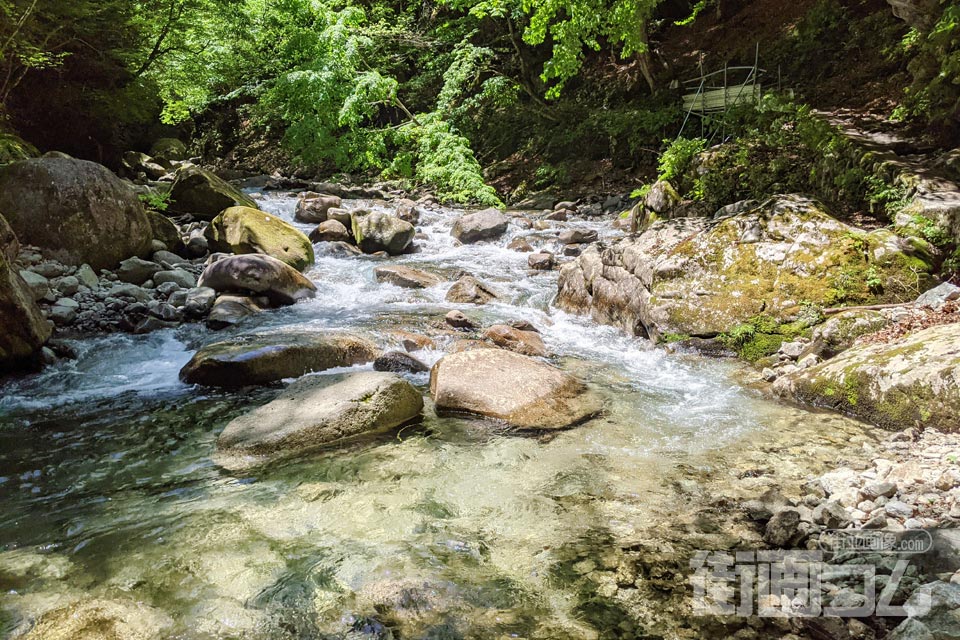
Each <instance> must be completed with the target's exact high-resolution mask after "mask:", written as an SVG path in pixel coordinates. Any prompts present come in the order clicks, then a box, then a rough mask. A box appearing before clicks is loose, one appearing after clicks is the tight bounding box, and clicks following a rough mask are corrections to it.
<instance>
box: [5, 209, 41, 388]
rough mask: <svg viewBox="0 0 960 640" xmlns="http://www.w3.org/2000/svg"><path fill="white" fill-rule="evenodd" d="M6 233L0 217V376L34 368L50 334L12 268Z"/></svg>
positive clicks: (11, 244)
mask: <svg viewBox="0 0 960 640" xmlns="http://www.w3.org/2000/svg"><path fill="white" fill-rule="evenodd" d="M9 229H10V227H9V226H8V225H7V222H6V220H4V219H3V216H0V372H3V371H10V370H12V369H18V368H21V367H25V366H30V365H32V364H34V363H35V362H36V360H37V354H38V353H39V351H40V348H41V347H42V346H43V344H44V343H45V342H46V341H47V339H48V338H49V337H50V333H51V331H52V327H51V325H50V323H49V322H47V321H46V320H45V319H44V317H43V314H42V313H41V312H40V308H39V307H38V306H37V303H36V302H35V301H34V296H33V293H32V292H31V290H30V287H28V286H27V283H25V282H24V281H23V279H22V278H21V277H20V274H19V272H18V271H17V269H16V268H15V267H14V265H13V261H12V259H11V254H13V255H14V256H15V255H16V252H15V249H16V246H17V244H16V236H14V235H13V234H12V233H9ZM11 249H13V250H11Z"/></svg>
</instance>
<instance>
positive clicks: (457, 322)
mask: <svg viewBox="0 0 960 640" xmlns="http://www.w3.org/2000/svg"><path fill="white" fill-rule="evenodd" d="M444 320H445V321H446V323H447V324H448V325H450V326H451V327H453V328H454V329H476V328H477V326H478V325H477V323H476V322H474V321H473V320H471V319H470V318H468V317H467V316H466V314H464V313H463V312H462V311H457V310H454V311H451V312H450V313H448V314H447V315H446V316H445V317H444Z"/></svg>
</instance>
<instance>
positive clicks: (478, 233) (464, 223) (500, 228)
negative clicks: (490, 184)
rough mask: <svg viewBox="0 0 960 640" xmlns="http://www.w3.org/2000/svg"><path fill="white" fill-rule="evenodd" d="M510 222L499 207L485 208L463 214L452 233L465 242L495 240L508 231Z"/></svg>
mask: <svg viewBox="0 0 960 640" xmlns="http://www.w3.org/2000/svg"><path fill="white" fill-rule="evenodd" d="M509 222H510V221H509V220H508V219H507V216H505V215H503V213H502V212H501V211H500V210H499V209H484V210H483V211H477V212H476V213H468V214H466V215H463V216H461V217H460V219H458V220H457V221H456V222H455V223H454V225H453V229H452V230H451V231H450V235H452V236H453V237H454V238H456V239H457V240H459V241H460V242H462V243H464V244H471V243H474V242H479V241H480V240H494V239H496V238H499V237H500V236H502V235H503V234H504V233H506V231H507V226H508V225H509Z"/></svg>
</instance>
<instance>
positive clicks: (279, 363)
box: [180, 333, 379, 387]
mask: <svg viewBox="0 0 960 640" xmlns="http://www.w3.org/2000/svg"><path fill="white" fill-rule="evenodd" d="M378 354H379V350H378V349H377V346H376V345H375V344H373V343H372V342H370V341H369V340H366V339H364V338H360V337H357V336H353V335H349V334H345V333H344V334H340V333H316V334H314V333H297V334H290V333H278V334H253V335H246V336H240V337H238V338H235V339H233V340H227V341H224V342H216V343H213V344H209V345H207V346H205V347H203V348H202V349H200V350H199V351H197V353H196V354H194V356H193V358H191V359H190V362H188V363H187V364H186V365H185V366H184V367H183V369H181V371H180V378H181V379H182V380H183V381H184V382H189V383H194V384H202V385H206V386H212V387H241V386H246V385H252V384H268V383H270V382H276V381H277V380H282V379H284V378H299V377H300V376H302V375H304V374H306V373H310V372H315V371H324V370H326V369H332V368H334V367H349V366H353V365H355V364H362V363H365V362H371V361H372V360H374V359H375V358H376V357H377V355H378Z"/></svg>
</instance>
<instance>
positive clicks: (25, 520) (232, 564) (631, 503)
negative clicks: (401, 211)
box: [0, 193, 862, 640]
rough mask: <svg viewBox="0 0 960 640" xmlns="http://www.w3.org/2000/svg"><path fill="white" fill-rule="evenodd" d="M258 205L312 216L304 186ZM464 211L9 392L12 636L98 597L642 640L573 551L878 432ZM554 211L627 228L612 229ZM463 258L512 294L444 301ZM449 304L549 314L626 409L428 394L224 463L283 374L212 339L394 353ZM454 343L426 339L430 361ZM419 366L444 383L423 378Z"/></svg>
mask: <svg viewBox="0 0 960 640" xmlns="http://www.w3.org/2000/svg"><path fill="white" fill-rule="evenodd" d="M257 197H259V198H260V201H259V202H260V205H261V208H263V209H264V210H266V211H268V212H271V213H274V214H276V215H279V216H281V217H283V218H284V219H286V220H289V221H291V222H293V210H294V206H295V203H296V198H295V195H293V194H289V193H269V194H264V195H259V194H258V196H257ZM345 207H346V208H358V207H366V208H372V209H377V208H383V209H384V210H388V209H387V208H386V205H384V204H383V203H376V202H369V201H360V200H356V201H346V202H345ZM461 213H462V211H458V210H455V209H440V208H438V209H426V210H424V211H423V214H422V216H421V221H420V223H419V225H418V230H419V231H421V232H422V233H423V234H425V236H426V237H425V238H424V239H421V240H418V241H417V243H418V245H419V247H420V251H419V252H418V253H415V254H411V255H407V256H402V257H399V258H391V259H389V260H380V259H376V258H372V257H335V256H330V255H325V253H324V250H323V245H317V249H318V256H317V261H316V264H315V265H314V266H313V267H311V268H310V269H309V270H308V271H307V275H308V276H309V277H310V278H311V279H312V280H313V281H314V282H315V283H316V285H317V289H318V295H317V297H316V298H315V299H313V300H310V301H306V302H303V303H300V304H297V305H295V306H293V307H287V308H284V309H280V310H273V311H268V312H266V313H262V314H259V315H258V316H256V317H254V318H252V319H250V320H248V321H247V322H246V323H244V324H242V325H241V326H238V327H235V328H232V329H230V330H227V331H224V332H213V331H210V330H208V329H206V328H205V327H203V326H202V325H184V326H182V327H180V328H178V329H171V330H162V331H158V332H155V333H152V334H148V335H143V336H131V335H110V336H105V337H93V338H85V339H80V340H77V341H75V342H74V346H75V347H76V349H77V351H78V353H79V357H78V359H77V360H75V361H64V362H61V363H59V364H57V365H55V366H53V367H50V368H48V369H46V370H45V371H43V372H41V373H39V374H35V375H31V376H28V377H24V378H20V379H16V380H12V381H9V382H7V383H6V384H5V385H4V386H2V387H0V637H17V636H19V635H21V634H23V633H26V632H28V631H29V629H30V627H31V625H32V624H33V622H34V621H35V620H36V619H37V618H38V617H40V616H42V615H43V614H44V613H45V612H49V611H51V610H54V609H57V608H61V607H65V606H71V605H78V606H79V605H83V604H84V603H89V602H106V603H121V605H118V606H123V607H126V608H125V609H121V610H120V611H121V614H118V615H120V616H121V617H126V618H128V619H129V618H131V617H135V618H136V620H128V622H129V624H134V625H141V626H143V628H144V629H145V630H146V631H144V634H145V635H144V636H143V637H145V638H146V637H153V636H151V635H149V634H150V633H155V632H156V631H158V630H159V635H158V636H157V637H161V638H183V639H185V640H206V639H213V638H254V639H259V638H298V639H300V638H304V639H305V638H327V637H343V636H344V635H346V636H348V637H357V638H368V637H369V638H373V637H384V638H385V637H391V636H390V634H391V633H392V634H393V637H403V638H409V637H431V638H446V637H449V638H461V637H462V638H508V637H521V638H522V637H530V638H533V637H536V638H594V637H597V636H598V634H599V636H600V637H621V636H619V635H617V634H616V633H614V631H615V629H613V628H604V627H605V625H607V624H611V625H613V624H616V621H614V622H606V621H600V622H598V621H597V620H596V619H594V618H592V617H591V616H590V615H588V614H587V613H585V611H586V610H585V609H584V605H583V597H584V596H583V587H582V581H579V582H576V581H571V580H569V579H566V572H565V571H564V570H563V569H564V568H565V567H566V568H568V567H570V566H579V567H580V569H584V571H580V569H578V570H577V571H578V572H579V573H583V574H586V573H588V572H589V571H590V570H591V566H590V565H584V564H583V563H582V562H580V564H579V565H578V564H577V563H576V562H575V561H578V559H580V560H582V559H584V558H587V559H589V558H600V560H597V561H596V562H595V561H594V560H589V562H591V563H594V564H596V565H598V566H597V569H598V570H602V569H603V560H602V558H603V557H604V554H605V553H607V551H608V550H610V549H613V548H616V547H617V546H618V545H620V544H624V543H629V542H630V541H632V540H636V539H641V538H642V539H646V540H649V539H650V538H651V536H654V538H655V537H656V535H657V533H656V532H657V531H665V530H669V529H670V528H671V527H672V526H673V525H674V524H675V523H677V522H679V521H681V520H683V519H684V517H685V516H684V515H683V514H684V513H685V512H686V511H688V510H695V508H696V507H695V506H691V504H692V503H690V502H689V501H688V499H687V498H679V497H678V495H677V492H676V490H675V484H676V482H678V478H680V479H682V478H684V477H686V478H687V480H686V482H687V483H688V484H689V482H690V478H697V479H698V480H697V482H706V480H703V479H704V478H711V477H714V476H717V477H720V476H724V477H725V476H726V475H730V473H732V472H733V471H732V470H735V469H736V468H737V465H738V464H747V466H750V465H751V464H752V465H753V466H757V465H760V467H761V468H764V465H766V466H769V467H775V469H774V470H771V471H770V473H773V472H776V473H782V472H784V469H787V470H788V471H789V470H791V469H792V470H793V471H795V475H796V476H798V477H802V475H803V474H804V472H805V471H806V470H807V469H806V468H805V467H804V459H803V458H804V456H806V455H808V454H810V451H812V450H814V449H817V448H818V447H819V449H818V450H821V451H822V452H823V451H825V452H826V453H823V454H822V455H821V456H820V458H823V459H827V458H829V457H830V455H832V454H831V453H830V451H831V447H835V448H839V447H841V446H843V445H844V443H848V442H850V441H851V440H852V441H856V439H857V438H861V437H862V436H861V433H862V432H861V430H860V427H859V426H858V425H857V424H856V423H853V422H851V421H848V420H845V419H843V418H840V417H838V416H833V415H828V414H822V413H814V412H808V411H804V410H800V409H797V408H794V407H790V406H785V405H782V404H778V403H776V402H774V401H772V400H770V399H768V398H765V397H764V396H763V395H762V394H760V393H759V392H756V391H753V390H751V389H749V388H747V387H744V386H743V385H742V384H741V383H740V379H741V378H742V373H743V372H742V370H741V369H740V368H739V367H738V366H737V365H734V364H731V363H727V362H721V361H716V360H708V359H704V358H700V357H696V356H684V355H677V354H669V353H666V352H665V351H663V350H661V349H657V348H654V347H652V346H651V345H650V344H649V343H648V342H647V341H645V340H641V339H635V338H629V337H626V336H624V335H622V334H621V333H619V332H618V331H617V330H616V329H614V328H611V327H606V326H600V325H597V324H595V323H594V322H592V321H590V320H589V319H587V318H581V317H575V316H571V315H568V314H565V313H563V312H561V311H558V310H557V309H555V308H553V307H551V306H550V303H551V300H552V298H553V297H554V295H555V293H556V280H557V273H556V272H530V271H529V270H528V268H527V254H525V253H518V252H515V251H512V250H509V249H507V248H506V245H507V243H508V242H509V241H510V240H511V239H512V238H514V237H517V236H523V237H526V238H527V239H528V240H529V241H530V243H531V244H533V245H534V246H535V247H537V248H545V249H549V250H552V251H555V252H559V249H560V247H559V245H558V244H557V240H556V233H555V231H554V232H550V231H536V230H532V229H524V228H522V227H521V226H519V225H516V224H513V223H511V225H510V228H509V230H508V233H507V234H506V235H505V236H504V237H502V238H501V239H499V240H498V241H495V242H489V243H479V244H471V245H463V246H458V245H457V243H456V242H455V241H454V239H453V238H452V237H451V236H450V228H451V226H452V224H453V221H454V220H455V219H456V217H457V216H458V215H460V214H461ZM294 224H296V226H298V227H299V228H301V229H302V230H304V231H305V232H308V231H309V229H310V228H311V227H310V226H309V225H301V224H299V223H294ZM557 226H558V227H561V226H562V227H580V228H595V229H597V230H598V231H599V232H600V234H601V239H608V240H609V239H611V238H612V237H615V236H616V235H617V234H619V232H615V231H612V230H610V225H609V221H606V222H604V221H573V222H569V223H558V224H557ZM388 263H389V264H403V265H408V266H412V267H417V268H421V269H424V270H427V271H431V272H433V273H437V274H438V275H441V276H444V277H445V278H446V279H447V280H448V282H445V283H443V284H441V285H438V286H435V287H432V288H428V289H422V290H409V289H401V288H398V287H395V286H393V285H389V284H381V283H378V282H376V280H375V278H374V274H373V270H374V268H375V267H376V266H379V265H383V264H388ZM460 271H467V272H469V273H471V274H473V275H474V276H476V277H477V278H479V279H480V280H481V281H483V282H485V283H487V284H490V285H491V286H492V287H493V288H495V289H496V290H497V291H498V293H499V294H500V299H499V300H498V301H495V302H493V303H490V304H487V305H484V306H481V307H476V306H473V305H455V304H451V303H448V302H445V301H444V295H445V293H446V289H447V288H448V287H449V281H452V280H453V279H455V277H456V274H458V273H459V272H460ZM451 308H459V309H461V310H462V311H464V312H465V313H467V314H468V315H470V316H471V317H473V318H475V319H477V320H479V321H480V322H481V323H482V324H483V325H485V326H486V325H489V324H491V323H494V322H496V321H511V320H520V319H524V320H528V321H530V322H532V323H533V324H534V325H535V326H536V327H538V328H539V330H540V331H541V333H542V337H543V339H544V342H545V343H546V345H547V346H548V348H549V349H550V351H551V352H552V353H553V354H554V355H553V356H552V357H551V358H550V360H551V362H553V363H554V364H555V365H557V366H559V367H561V368H563V369H564V370H567V371H570V372H571V373H574V374H575V375H577V376H580V377H581V378H583V379H584V380H586V381H587V382H588V383H589V384H590V385H592V386H594V387H595V388H596V389H598V390H599V391H600V392H601V393H602V394H603V395H604V397H605V398H606V401H607V411H606V413H605V415H604V416H602V417H600V418H598V419H595V420H592V421H590V422H588V423H586V424H583V425H581V426H578V427H575V428H573V429H570V430H566V431H563V432H560V433H557V434H553V435H552V437H550V438H538V437H536V436H527V435H518V434H516V433H510V432H508V431H506V430H504V429H503V428H501V427H499V426H497V425H495V424H492V423H490V422H488V421H484V420H480V419H468V418H456V417H454V418H451V417H443V418H441V417H437V416H436V415H435V413H434V412H433V410H432V406H431V404H430V403H429V401H428V402H427V408H426V410H425V419H424V421H423V423H422V424H419V425H416V426H413V427H406V428H404V429H403V430H401V431H400V432H394V433H391V434H387V435H385V436H383V437H381V438H378V439H376V440H374V441H367V442H363V443H359V444H355V445H352V446H350V447H348V448H341V449H337V450H332V451H327V452H321V453H318V454H315V455H311V456H308V457H305V458H302V459H298V460H293V461H290V462H286V463H284V464H283V465H275V466H272V467H269V468H267V469H262V470H258V471H257V472H256V473H254V474H253V475H245V476H235V475H231V474H229V473H227V472H225V471H223V470H221V469H219V468H218V467H217V466H216V465H215V464H214V463H213V462H212V460H211V456H212V454H213V453H214V450H215V443H216V438H217V435H218V434H219V432H220V431H221V430H222V429H223V427H224V426H225V425H226V424H227V422H229V421H230V420H231V419H232V418H234V417H236V416H237V415H240V414H241V413H243V412H245V411H248V410H250V409H251V408H253V407H255V406H257V405H260V404H263V403H264V402H266V401H268V400H269V399H270V398H272V397H273V395H275V393H276V389H263V390H256V391H244V392H240V393H236V392H231V393H227V392H220V391H211V390H209V389H203V388H199V387H194V386H190V385H186V384H183V383H181V382H180V381H179V379H178V375H177V374H178V371H179V369H180V368H181V367H182V366H183V365H184V364H185V363H186V362H187V360H188V359H189V358H190V357H191V355H192V354H193V352H194V351H195V350H196V349H197V348H198V347H199V346H201V345H203V344H205V343H208V342H213V341H216V340H219V339H222V338H223V337H225V336H227V335H231V334H235V333H244V332H250V331H258V332H260V331H267V332H284V331H287V330H294V329H295V330H297V331H311V330H316V331H325V330H330V329H339V330H348V331H350V332H353V333H357V334H361V335H366V336H369V337H371V338H372V339H373V340H375V341H376V342H377V343H378V344H379V345H380V346H381V347H383V348H385V349H396V348H399V343H400V341H399V339H398V338H397V337H396V336H395V335H393V333H392V332H394V331H396V330H405V331H410V332H414V333H432V334H434V335H436V334H437V330H436V329H435V328H432V327H433V325H435V324H436V323H437V321H438V320H442V318H443V315H444V314H445V313H446V312H447V311H449V310H450V309H451ZM452 339H453V338H446V337H444V336H442V335H441V336H440V337H439V338H437V341H438V343H439V344H440V350H430V349H427V350H422V351H417V352H414V353H413V355H415V356H417V357H419V358H420V359H422V360H424V361H425V362H427V363H428V364H432V363H434V362H436V361H437V360H438V359H439V358H440V357H441V356H442V348H443V346H444V341H445V340H452ZM369 368H370V365H366V366H360V367H356V368H355V370H363V369H369ZM341 371H343V370H338V371H336V372H341ZM326 373H331V372H326ZM410 380H411V381H412V382H413V383H414V384H416V385H417V386H418V387H419V388H420V389H422V390H423V392H424V395H425V396H429V390H428V388H427V387H428V376H427V375H426V374H420V375H415V376H410ZM824 434H826V435H824ZM817 438H820V440H817ZM776 452H779V453H782V455H783V456H784V457H783V459H782V460H781V459H778V458H776V455H777V453H776ZM788 454H789V455H788ZM810 455H811V458H810V462H809V465H810V466H814V462H813V457H812V454H810ZM751 456H752V458H751ZM745 459H749V463H741V462H739V461H742V460H745ZM791 465H793V467H791ZM701 489H702V487H701ZM693 490H694V491H696V487H694V488H693ZM693 515H695V513H692V516H691V517H693ZM573 548H575V549H576V552H575V553H574V552H573V551H570V550H571V549H573ZM571 554H574V555H571ZM576 554H579V556H577V555H576ZM608 569H609V567H608ZM575 585H577V586H575ZM614 590H615V589H614ZM608 595H609V596H610V597H611V598H612V597H615V596H614V595H613V594H612V592H611V593H609V594H608ZM130 611H136V612H137V613H136V615H135V616H133V615H131V614H130ZM123 612H126V613H123ZM641 622H642V621H641ZM138 628H139V627H138ZM137 637H140V636H137Z"/></svg>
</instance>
